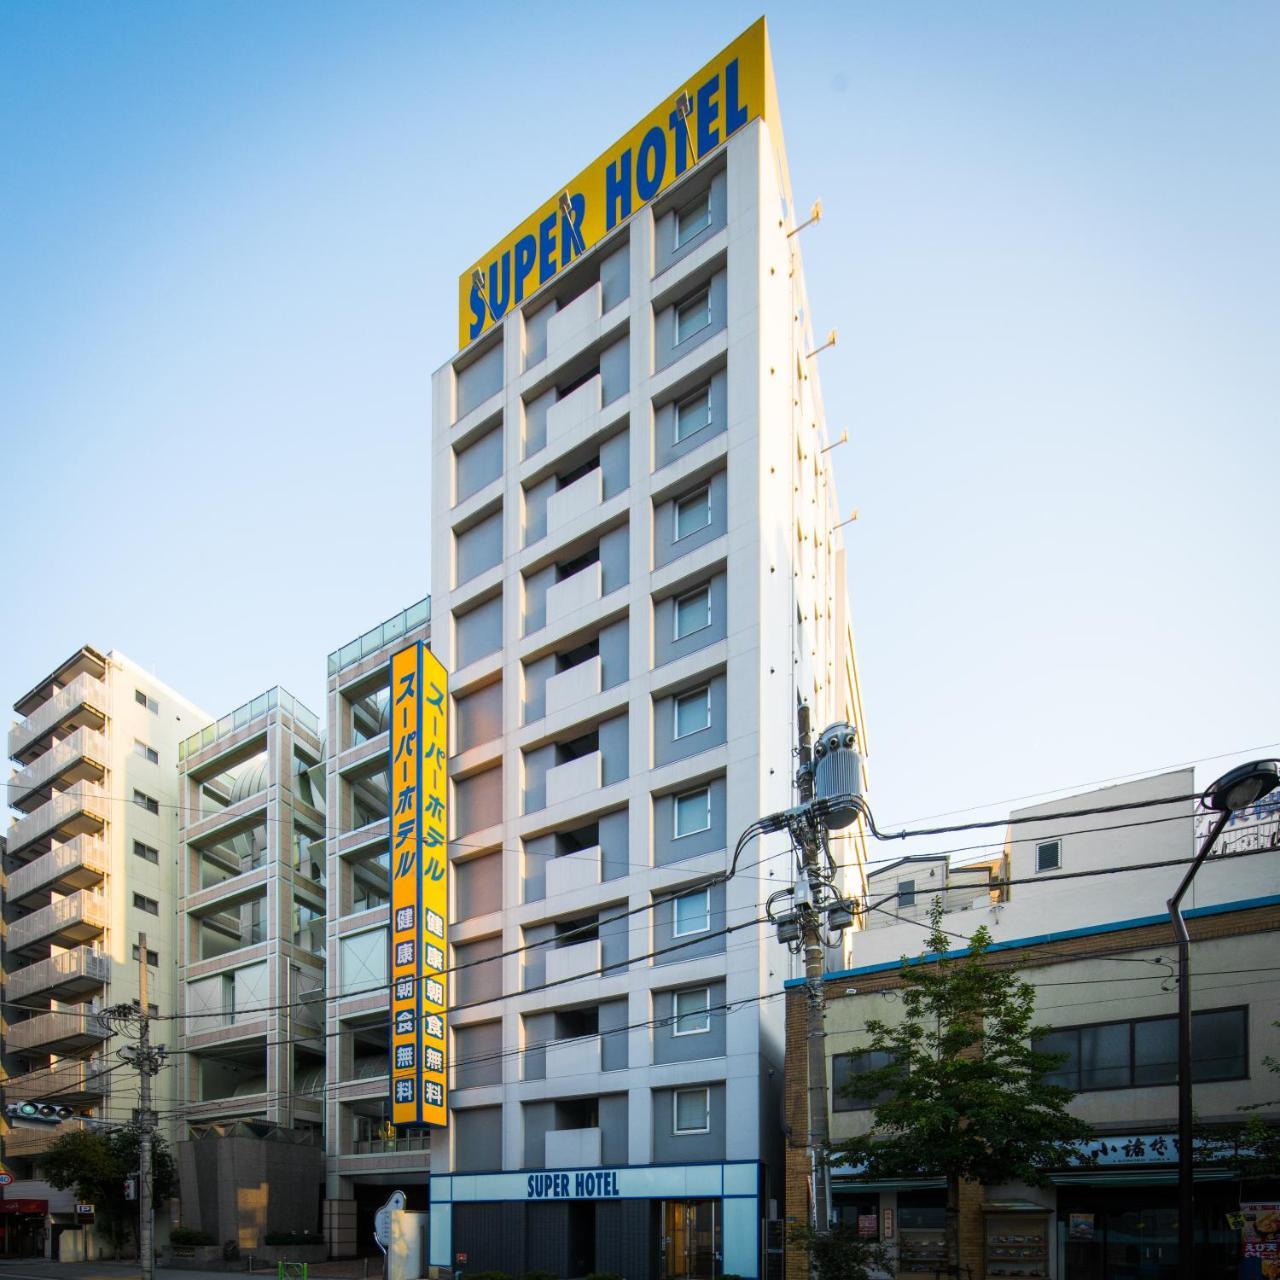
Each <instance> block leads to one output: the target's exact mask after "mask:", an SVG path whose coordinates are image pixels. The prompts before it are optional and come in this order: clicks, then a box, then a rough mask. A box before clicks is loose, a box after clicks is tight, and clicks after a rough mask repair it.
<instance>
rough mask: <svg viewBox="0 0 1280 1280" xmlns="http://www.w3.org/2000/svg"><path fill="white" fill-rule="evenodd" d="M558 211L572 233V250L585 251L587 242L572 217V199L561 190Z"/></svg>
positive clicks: (576, 251)
mask: <svg viewBox="0 0 1280 1280" xmlns="http://www.w3.org/2000/svg"><path fill="white" fill-rule="evenodd" d="M560 213H561V216H562V217H563V218H564V220H565V221H566V222H567V223H568V224H569V230H570V231H571V232H572V233H573V250H574V252H575V253H586V251H587V242H586V241H585V240H584V239H583V238H582V231H581V229H580V228H579V226H578V224H577V223H576V222H575V221H574V219H573V201H572V200H570V199H569V193H568V192H567V191H562V192H561V193H560Z"/></svg>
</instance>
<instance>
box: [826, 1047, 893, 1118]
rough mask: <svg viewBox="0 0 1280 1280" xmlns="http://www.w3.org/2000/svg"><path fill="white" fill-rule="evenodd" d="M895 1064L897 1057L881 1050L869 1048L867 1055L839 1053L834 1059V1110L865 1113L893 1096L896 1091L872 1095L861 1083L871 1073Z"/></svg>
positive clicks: (832, 1086) (832, 1078)
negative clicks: (861, 1079) (894, 1060)
mask: <svg viewBox="0 0 1280 1280" xmlns="http://www.w3.org/2000/svg"><path fill="white" fill-rule="evenodd" d="M892 1061H893V1055H892V1054H891V1053H885V1052H884V1051H883V1050H881V1049H868V1050H866V1051H865V1052H864V1053H837V1054H836V1055H835V1057H833V1058H832V1059H831V1109H832V1110H833V1111H865V1110H867V1109H868V1108H870V1107H874V1106H876V1105H877V1104H879V1103H881V1102H883V1101H884V1100H885V1099H886V1098H888V1097H890V1096H892V1090H889V1089H886V1090H885V1091H884V1092H882V1093H877V1094H872V1093H869V1092H868V1091H867V1090H866V1089H865V1088H860V1087H859V1084H858V1078H859V1077H860V1076H863V1075H865V1074H866V1073H867V1072H868V1071H879V1070H880V1068H881V1067H887V1066H888V1065H889V1064H890V1063H891V1062H892Z"/></svg>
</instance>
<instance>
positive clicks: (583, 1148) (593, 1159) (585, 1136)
mask: <svg viewBox="0 0 1280 1280" xmlns="http://www.w3.org/2000/svg"><path fill="white" fill-rule="evenodd" d="M543 1162H544V1163H545V1164H546V1166H547V1168H548V1169H573V1168H579V1169H581V1168H583V1167H584V1166H585V1167H586V1168H588V1169H594V1168H596V1167H597V1166H598V1165H599V1164H600V1130H599V1129H552V1130H551V1132H550V1133H548V1134H547V1135H546V1146H545V1147H544V1149H543Z"/></svg>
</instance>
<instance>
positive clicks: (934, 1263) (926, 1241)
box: [898, 1187, 947, 1273]
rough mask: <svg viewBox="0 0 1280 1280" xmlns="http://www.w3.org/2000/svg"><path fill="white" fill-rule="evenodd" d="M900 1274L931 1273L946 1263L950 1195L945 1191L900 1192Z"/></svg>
mask: <svg viewBox="0 0 1280 1280" xmlns="http://www.w3.org/2000/svg"><path fill="white" fill-rule="evenodd" d="M898 1238H899V1241H900V1244H899V1250H898V1262H899V1268H898V1269H899V1270H900V1271H925V1272H929V1273H932V1272H934V1271H936V1270H938V1269H939V1268H940V1267H942V1266H944V1265H945V1264H946V1261H947V1193H946V1191H945V1190H944V1189H943V1188H941V1187H940V1188H938V1189H937V1190H936V1191H935V1190H921V1191H899V1192H898Z"/></svg>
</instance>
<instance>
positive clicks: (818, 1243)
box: [791, 1223, 891, 1280]
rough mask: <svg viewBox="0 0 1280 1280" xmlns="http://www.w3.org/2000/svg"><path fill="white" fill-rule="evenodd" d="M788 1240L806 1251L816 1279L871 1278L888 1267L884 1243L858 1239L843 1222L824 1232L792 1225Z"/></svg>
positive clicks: (862, 1279) (888, 1261)
mask: <svg viewBox="0 0 1280 1280" xmlns="http://www.w3.org/2000/svg"><path fill="white" fill-rule="evenodd" d="M791 1242H792V1244H795V1245H799V1247H800V1248H802V1249H803V1250H804V1251H805V1252H806V1253H807V1254H808V1255H809V1269H810V1272H811V1274H813V1275H815V1276H817V1280H872V1277H874V1276H877V1275H884V1273H885V1272H887V1271H889V1270H890V1269H891V1264H890V1260H889V1253H888V1250H887V1249H885V1247H884V1245H882V1244H878V1243H876V1241H874V1240H863V1239H861V1238H860V1237H859V1236H858V1235H857V1233H856V1232H855V1231H854V1230H853V1229H852V1228H851V1227H848V1226H846V1225H845V1224H843V1223H841V1224H839V1225H837V1226H834V1227H832V1228H831V1230H830V1231H827V1232H824V1233H819V1232H817V1231H815V1230H814V1229H813V1228H812V1227H810V1226H803V1227H801V1226H795V1227H792V1228H791Z"/></svg>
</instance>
